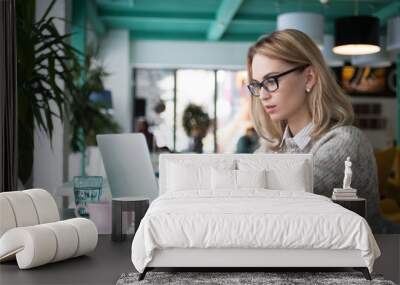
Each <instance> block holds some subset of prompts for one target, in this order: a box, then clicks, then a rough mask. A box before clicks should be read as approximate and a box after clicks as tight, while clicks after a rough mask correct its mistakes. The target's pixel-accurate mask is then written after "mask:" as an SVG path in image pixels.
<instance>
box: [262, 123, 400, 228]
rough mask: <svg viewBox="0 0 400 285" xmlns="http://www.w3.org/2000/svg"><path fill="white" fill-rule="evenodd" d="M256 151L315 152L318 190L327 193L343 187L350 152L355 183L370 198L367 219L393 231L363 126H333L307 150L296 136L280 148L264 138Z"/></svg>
mask: <svg viewBox="0 0 400 285" xmlns="http://www.w3.org/2000/svg"><path fill="white" fill-rule="evenodd" d="M256 152H267V153H268V152H277V153H312V154H313V159H314V193H315V194H320V195H324V196H327V197H331V196H332V191H333V188H341V187H342V183H343V177H344V161H345V160H346V158H347V157H348V156H350V159H351V162H352V167H351V168H352V172H353V175H352V180H351V187H352V188H355V189H357V190H358V191H357V194H358V196H359V197H362V198H365V199H367V221H368V223H369V225H370V227H371V229H372V231H373V232H374V233H382V232H389V231H390V232H391V231H392V230H391V229H387V224H386V221H384V220H383V219H382V218H381V216H380V211H379V193H378V191H379V190H378V177H377V168H376V161H375V157H374V153H373V148H372V145H371V144H370V142H369V141H368V139H367V138H366V136H365V135H364V134H363V133H362V131H361V130H360V129H358V128H356V127H354V126H342V127H337V128H333V129H331V130H329V131H328V132H327V133H325V134H324V135H322V136H321V137H320V138H319V139H318V140H316V141H311V142H310V143H309V144H308V145H307V146H306V147H305V148H304V149H303V150H300V148H299V147H298V146H297V145H296V144H295V143H294V142H293V140H285V141H284V144H283V145H282V147H281V148H280V150H279V151H271V150H270V149H269V148H268V146H267V144H266V143H265V141H264V142H262V143H261V146H260V148H259V149H258V150H257V151H256ZM399 229H400V225H399Z"/></svg>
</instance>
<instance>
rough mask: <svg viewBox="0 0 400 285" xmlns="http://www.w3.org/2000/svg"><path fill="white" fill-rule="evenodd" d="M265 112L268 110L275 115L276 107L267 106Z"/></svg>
mask: <svg viewBox="0 0 400 285" xmlns="http://www.w3.org/2000/svg"><path fill="white" fill-rule="evenodd" d="M265 110H266V111H267V112H268V113H273V112H275V110H276V105H266V106H265Z"/></svg>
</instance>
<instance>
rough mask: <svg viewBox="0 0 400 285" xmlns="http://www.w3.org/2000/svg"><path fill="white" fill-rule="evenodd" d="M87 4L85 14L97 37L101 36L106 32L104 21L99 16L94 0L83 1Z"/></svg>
mask: <svg viewBox="0 0 400 285" xmlns="http://www.w3.org/2000/svg"><path fill="white" fill-rule="evenodd" d="M85 2H86V4H87V16H88V21H89V22H90V23H91V24H92V26H93V28H94V29H95V31H96V35H97V36H98V37H100V36H102V35H103V34H104V33H105V32H106V28H105V26H104V23H103V22H102V20H101V19H100V17H99V14H98V11H97V6H96V3H95V2H94V0H89V1H85Z"/></svg>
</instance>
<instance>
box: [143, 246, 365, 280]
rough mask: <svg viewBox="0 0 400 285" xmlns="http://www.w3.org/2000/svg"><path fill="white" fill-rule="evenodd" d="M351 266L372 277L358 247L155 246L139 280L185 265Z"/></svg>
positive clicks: (236, 268)
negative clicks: (152, 271)
mask: <svg viewBox="0 0 400 285" xmlns="http://www.w3.org/2000/svg"><path fill="white" fill-rule="evenodd" d="M338 267H341V268H343V267H350V268H353V269H355V270H357V271H361V272H362V273H363V275H364V277H365V278H366V279H367V280H371V275H370V274H369V271H368V268H367V267H366V266H365V262H364V260H363V259H362V257H361V252H360V251H359V250H349V249H343V250H339V249H338V250H333V249H254V248H251V249H238V248H226V249H220V248H218V249H217V248H209V249H198V248H170V249H163V250H155V252H154V256H153V259H152V261H151V262H150V263H149V264H148V265H147V267H146V268H145V270H144V271H143V273H141V274H140V275H139V280H143V279H144V277H145V276H146V273H147V272H149V271H151V270H154V269H156V268H157V269H171V268H176V269H184V270H187V269H189V270H193V271H198V270H199V269H201V271H203V270H205V271H215V270H216V269H221V268H222V269H223V270H224V271H226V270H227V271H232V270H233V271H241V272H243V271H254V269H257V270H258V271H265V270H266V269H268V270H271V268H276V269H278V268H285V269H287V271H290V268H301V269H304V268H309V269H316V268H318V269H321V268H327V269H328V268H331V269H332V268H338Z"/></svg>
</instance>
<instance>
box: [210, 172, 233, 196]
mask: <svg viewBox="0 0 400 285" xmlns="http://www.w3.org/2000/svg"><path fill="white" fill-rule="evenodd" d="M211 189H212V190H220V189H225V190H227V189H228V190H235V189H236V170H233V169H216V168H214V167H212V168H211Z"/></svg>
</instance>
